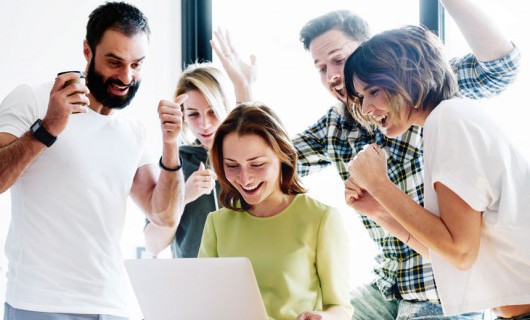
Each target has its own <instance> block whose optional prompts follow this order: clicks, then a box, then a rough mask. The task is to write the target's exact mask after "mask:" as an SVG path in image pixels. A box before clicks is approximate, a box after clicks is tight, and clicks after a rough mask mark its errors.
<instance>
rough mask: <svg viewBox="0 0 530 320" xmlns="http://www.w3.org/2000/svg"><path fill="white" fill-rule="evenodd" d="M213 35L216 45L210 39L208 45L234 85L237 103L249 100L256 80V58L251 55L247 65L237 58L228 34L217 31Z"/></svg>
mask: <svg viewBox="0 0 530 320" xmlns="http://www.w3.org/2000/svg"><path fill="white" fill-rule="evenodd" d="M214 34H215V38H216V39H217V42H218V43H216V42H215V41H214V40H213V39H212V40H210V44H211V46H212V48H213V50H214V51H215V54H216V55H217V57H218V58H219V59H220V60H221V63H222V64H223V68H224V69H225V71H226V74H227V75H228V77H229V78H230V81H232V84H233V85H234V89H235V90H236V98H237V101H248V100H251V98H252V97H250V96H248V95H250V93H249V91H250V90H251V88H252V84H253V83H254V81H255V80H256V73H257V72H256V70H257V68H256V56H254V55H251V56H250V64H248V63H247V62H245V61H243V60H242V59H241V58H240V57H239V54H238V53H237V51H236V50H235V49H234V46H233V45H232V42H231V41H230V36H229V35H228V32H226V31H225V32H224V34H223V32H222V31H221V29H217V31H215V32H214Z"/></svg>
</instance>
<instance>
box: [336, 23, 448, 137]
mask: <svg viewBox="0 0 530 320" xmlns="http://www.w3.org/2000/svg"><path fill="white" fill-rule="evenodd" d="M354 77H357V78H358V79H359V80H361V81H363V82H364V83H366V84H369V85H372V86H378V87H380V88H381V89H382V91H383V93H384V94H385V95H386V97H387V99H388V101H389V103H390V108H392V109H393V110H394V111H399V110H398V109H399V108H400V107H401V106H403V105H409V106H411V107H417V108H422V109H424V110H432V109H434V108H435V107H436V106H437V105H438V104H439V103H440V102H442V101H443V100H446V99H450V98H453V97H455V96H457V95H458V85H457V82H456V77H455V75H454V73H453V71H452V69H451V67H450V66H449V64H448V62H447V60H446V58H445V55H444V51H443V46H442V44H441V42H440V40H439V39H438V37H437V36H436V35H435V34H434V33H432V32H430V31H428V30H427V29H425V28H423V27H418V26H405V27H402V28H399V29H393V30H388V31H385V32H382V33H380V34H378V35H375V36H373V37H372V38H371V39H370V40H368V41H366V42H365V43H363V44H361V45H360V46H359V47H358V48H357V50H355V51H354V52H353V53H352V55H351V56H350V57H349V58H348V60H347V61H346V64H345V65H344V82H345V84H346V92H347V95H348V105H352V104H353V105H354V107H353V109H354V110H352V111H353V115H354V118H355V119H356V120H357V121H359V122H361V123H362V124H363V125H365V126H367V127H371V118H369V117H365V116H363V115H362V114H361V111H360V108H361V106H362V101H361V100H360V99H359V97H358V96H357V94H356V90H355V87H354V85H353V78H354Z"/></svg>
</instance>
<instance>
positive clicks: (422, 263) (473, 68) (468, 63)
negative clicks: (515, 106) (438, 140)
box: [293, 48, 520, 302]
mask: <svg viewBox="0 0 530 320" xmlns="http://www.w3.org/2000/svg"><path fill="white" fill-rule="evenodd" d="M519 62H520V53H519V51H518V49H517V48H515V49H514V50H513V51H512V52H511V53H510V54H509V55H507V56H506V57H503V58H501V59H498V60H494V61H488V62H480V61H477V59H476V58H475V57H474V56H473V55H471V54H469V55H467V56H464V57H462V58H460V59H453V60H451V65H452V67H453V69H454V71H455V73H456V74H457V78H458V84H459V87H460V93H461V95H462V96H465V97H468V98H483V97H491V96H495V95H497V94H499V93H500V92H501V91H503V90H504V89H505V88H506V87H507V86H508V85H509V84H510V83H511V82H513V81H514V79H515V77H516V74H517V71H518V66H519ZM374 142H375V143H377V144H378V145H379V146H380V147H382V148H384V149H385V150H386V151H387V154H388V155H389V157H388V176H389V177H390V179H391V180H392V182H394V183H395V184H396V185H397V186H398V187H399V188H400V189H401V190H403V191H404V192H405V193H407V194H408V195H409V196H410V197H411V198H412V199H414V200H415V201H416V202H418V203H420V204H422V205H423V154H422V145H423V135H422V130H421V128H419V127H411V128H410V129H409V130H408V131H407V132H406V133H405V134H403V135H402V136H400V137H399V138H396V139H390V138H387V137H386V136H385V135H384V134H382V133H381V132H380V131H377V130H376V131H375V132H374V133H369V132H368V131H366V130H365V129H364V128H363V127H362V126H361V125H360V124H359V123H357V122H356V121H354V120H353V118H352V117H351V116H350V115H349V113H348V112H347V111H346V108H345V107H344V105H338V106H335V107H332V108H330V109H329V110H328V112H327V114H326V115H324V116H323V117H322V118H320V120H319V121H318V122H317V123H315V124H314V125H313V126H311V127H310V128H309V129H307V130H306V131H304V132H303V133H301V134H299V135H297V136H296V137H295V138H294V139H293V143H294V145H295V148H296V149H297V152H298V155H299V162H298V174H299V175H301V176H305V175H308V174H311V173H315V172H318V171H320V170H321V169H323V168H325V167H327V166H329V165H331V164H335V166H336V167H337V170H338V172H339V174H340V176H341V178H342V179H343V180H346V179H347V178H348V177H349V173H348V170H347V169H346V166H347V164H348V162H349V161H350V160H351V159H352V158H353V157H354V156H355V155H356V154H357V152H359V151H361V150H362V149H363V147H364V146H365V145H367V144H370V143H374ZM361 219H362V222H363V224H364V226H365V228H366V229H367V230H368V232H369V234H370V237H372V239H373V240H374V241H375V243H376V244H377V246H378V249H379V253H378V255H377V257H376V261H377V265H376V266H375V268H374V273H375V280H374V283H375V284H376V285H377V286H378V288H379V290H381V292H382V293H383V294H384V295H385V296H386V298H387V299H405V300H411V301H425V300H430V301H433V302H439V298H438V294H437V291H436V285H435V282H434V276H433V272H432V268H431V264H430V262H428V261H426V260H424V259H423V258H422V256H421V255H420V254H418V253H417V252H415V251H414V250H412V249H411V248H409V247H408V246H407V245H405V244H404V243H403V242H401V241H400V240H398V239H397V238H395V237H394V236H392V235H391V234H389V233H388V232H387V231H386V230H385V229H383V228H382V227H381V226H379V225H378V224H377V223H375V222H374V221H372V220H371V219H370V218H368V217H366V216H363V215H361Z"/></svg>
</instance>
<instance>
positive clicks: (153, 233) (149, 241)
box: [144, 223, 177, 256]
mask: <svg viewBox="0 0 530 320" xmlns="http://www.w3.org/2000/svg"><path fill="white" fill-rule="evenodd" d="M176 227H177V225H175V226H174V227H173V228H167V227H159V226H157V225H154V224H152V223H149V224H147V226H145V229H144V238H145V248H146V249H147V252H149V253H150V254H152V255H154V256H156V255H158V254H159V253H160V251H162V250H164V249H165V248H167V246H168V245H169V244H171V241H172V240H173V238H174V237H175V232H176V230H177V228H176Z"/></svg>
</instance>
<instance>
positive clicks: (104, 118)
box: [0, 2, 186, 320]
mask: <svg viewBox="0 0 530 320" xmlns="http://www.w3.org/2000/svg"><path fill="white" fill-rule="evenodd" d="M149 35H150V30H149V25H148V22H147V19H146V17H145V16H144V15H143V14H142V12H140V11H139V10H138V9H137V8H136V7H134V6H131V5H129V4H126V3H123V2H110V3H105V4H104V5H101V6H99V7H98V8H96V9H95V10H94V11H93V12H92V13H91V15H90V17H89V21H88V25H87V34H86V40H85V41H84V47H83V53H84V56H85V58H86V60H87V67H86V70H85V75H86V86H85V85H84V84H83V83H82V82H81V83H79V82H78V83H72V82H75V80H77V79H78V78H79V77H80V74H79V73H66V74H62V75H60V76H58V77H57V78H56V79H55V83H48V84H43V85H39V86H28V85H22V86H19V87H17V88H16V89H15V90H13V91H12V92H11V93H10V94H9V95H8V96H7V97H6V98H5V99H4V100H3V101H2V103H1V104H0V192H4V191H5V190H7V189H9V188H11V197H12V219H11V225H10V229H9V234H8V237H7V241H6V255H7V257H8V259H9V269H8V273H7V278H8V283H7V297H6V303H5V312H4V320H6V319H9V320H13V319H25V320H26V319H39V320H49V319H126V318H127V309H128V308H127V302H126V300H125V299H126V294H125V292H126V290H127V277H126V274H125V272H124V268H123V262H122V257H121V252H120V245H119V242H120V238H121V233H122V229H123V224H124V217H125V211H126V201H127V198H128V196H129V194H130V195H131V196H132V198H133V199H134V200H135V201H136V202H137V203H138V205H139V206H140V207H142V209H143V210H144V211H145V214H146V216H147V218H148V219H149V220H150V221H151V222H152V223H154V224H156V225H159V226H167V227H172V226H174V224H175V223H176V221H177V220H178V214H179V213H180V212H181V211H182V208H181V207H180V206H179V205H178V204H179V203H183V202H182V201H179V199H181V198H182V197H183V187H182V186H183V184H182V182H183V177H182V173H181V171H180V170H179V169H180V164H179V150H178V142H177V138H178V135H179V133H180V130H181V119H182V113H181V111H180V104H181V103H182V102H183V100H185V99H186V97H182V98H181V99H180V100H177V101H174V102H172V101H161V102H160V104H159V106H158V113H159V117H160V122H161V126H162V131H163V135H162V136H163V151H162V156H161V158H160V160H159V165H160V167H161V169H162V170H160V174H159V176H158V179H157V178H156V175H155V169H156V168H155V167H154V165H152V162H153V161H151V160H152V159H151V157H150V155H149V154H148V153H147V152H146V139H145V132H144V129H143V127H142V125H141V124H139V123H137V122H136V121H132V120H130V119H126V118H124V117H122V116H120V115H119V114H117V113H119V112H115V110H117V109H122V108H124V107H126V106H127V105H128V104H129V103H130V101H131V100H132V98H133V97H134V95H135V93H136V91H137V89H138V87H139V84H140V80H141V71H142V64H143V61H144V59H145V53H146V49H147V47H148V42H149ZM72 80H73V81H72ZM156 160H158V159H156Z"/></svg>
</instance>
